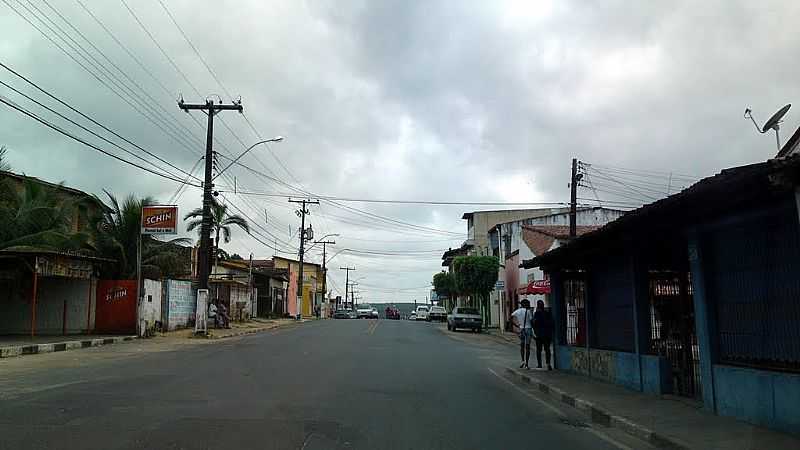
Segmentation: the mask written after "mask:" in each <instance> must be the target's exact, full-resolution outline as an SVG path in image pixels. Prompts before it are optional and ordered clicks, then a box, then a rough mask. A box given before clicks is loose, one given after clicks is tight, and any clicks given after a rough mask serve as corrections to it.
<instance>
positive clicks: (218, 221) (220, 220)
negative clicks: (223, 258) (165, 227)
mask: <svg viewBox="0 0 800 450" xmlns="http://www.w3.org/2000/svg"><path fill="white" fill-rule="evenodd" d="M189 219H191V220H189ZM183 220H189V223H188V224H187V225H186V231H192V230H195V229H196V230H197V232H198V234H199V233H200V231H201V229H202V225H203V208H196V209H194V210H192V211H190V212H189V213H188V214H186V216H184V218H183ZM233 226H237V227H239V228H241V229H242V230H244V231H245V232H246V233H247V234H250V225H249V224H248V223H247V219H245V218H244V217H242V216H240V215H238V214H229V213H228V205H225V204H221V203H219V202H217V201H216V200H214V201H213V202H212V203H211V232H212V234H213V235H214V252H213V255H215V258H214V260H215V261H216V259H217V256H218V255H219V252H220V248H219V238H220V234H222V240H223V241H224V242H225V243H226V244H227V243H228V242H230V241H231V227H233Z"/></svg>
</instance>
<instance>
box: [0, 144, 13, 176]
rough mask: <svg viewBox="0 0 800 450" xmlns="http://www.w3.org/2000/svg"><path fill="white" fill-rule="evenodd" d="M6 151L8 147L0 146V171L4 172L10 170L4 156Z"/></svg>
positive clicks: (6, 158)
mask: <svg viewBox="0 0 800 450" xmlns="http://www.w3.org/2000/svg"><path fill="white" fill-rule="evenodd" d="M7 151H8V147H6V146H5V145H0V170H2V171H5V172H7V171H9V170H11V164H9V163H8V157H7V156H6V152H7Z"/></svg>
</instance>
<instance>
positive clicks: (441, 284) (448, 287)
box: [433, 272, 456, 300]
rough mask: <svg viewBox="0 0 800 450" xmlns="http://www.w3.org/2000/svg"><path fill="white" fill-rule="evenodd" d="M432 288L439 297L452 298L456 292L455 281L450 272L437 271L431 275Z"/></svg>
mask: <svg viewBox="0 0 800 450" xmlns="http://www.w3.org/2000/svg"><path fill="white" fill-rule="evenodd" d="M433 290H434V291H436V295H438V296H439V298H447V299H448V300H450V299H452V298H453V296H454V295H455V294H456V281H455V278H454V277H453V274H452V273H449V272H439V273H437V274H436V275H434V276H433Z"/></svg>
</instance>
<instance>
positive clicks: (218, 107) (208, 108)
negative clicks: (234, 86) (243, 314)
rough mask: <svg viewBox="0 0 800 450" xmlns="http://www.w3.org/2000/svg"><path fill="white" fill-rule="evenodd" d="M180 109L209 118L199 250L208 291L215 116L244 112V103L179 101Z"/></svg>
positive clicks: (200, 280) (202, 280)
mask: <svg viewBox="0 0 800 450" xmlns="http://www.w3.org/2000/svg"><path fill="white" fill-rule="evenodd" d="M178 107H179V108H180V109H182V110H184V111H186V112H187V113H188V112H189V110H193V109H199V110H201V111H203V112H204V113H205V114H206V115H207V116H208V129H207V130H206V156H205V160H206V170H205V181H204V182H203V222H202V224H201V225H200V248H198V249H197V281H198V284H199V288H200V289H206V290H207V289H208V274H209V268H210V266H211V257H212V255H211V204H212V203H214V196H213V194H214V185H213V184H212V180H213V174H212V170H213V166H214V150H213V149H212V147H211V143H212V141H213V140H214V116H215V115H217V114H218V113H219V112H220V111H239V112H240V113H241V112H242V102H241V101H239V102H237V103H231V104H229V105H225V104H222V102H221V101H220V103H217V104H215V103H214V100H213V99H207V100H206V102H205V103H195V104H189V103H184V102H183V99H181V100H180V101H178Z"/></svg>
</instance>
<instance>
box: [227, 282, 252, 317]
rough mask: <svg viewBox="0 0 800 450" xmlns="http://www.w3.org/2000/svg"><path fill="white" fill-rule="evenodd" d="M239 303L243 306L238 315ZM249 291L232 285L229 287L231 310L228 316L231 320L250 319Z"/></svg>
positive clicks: (243, 287)
mask: <svg viewBox="0 0 800 450" xmlns="http://www.w3.org/2000/svg"><path fill="white" fill-rule="evenodd" d="M239 303H243V304H244V306H243V307H242V309H241V314H240V313H239V306H238V304H239ZM250 307H251V305H250V289H249V288H248V287H246V286H239V285H232V286H231V310H230V311H229V314H230V315H231V318H232V319H236V320H241V319H244V320H246V319H249V318H250Z"/></svg>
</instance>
